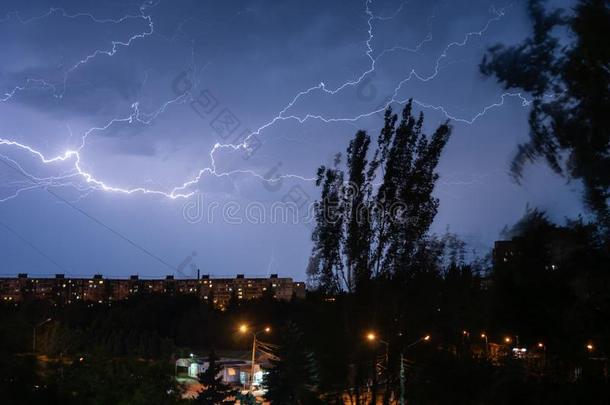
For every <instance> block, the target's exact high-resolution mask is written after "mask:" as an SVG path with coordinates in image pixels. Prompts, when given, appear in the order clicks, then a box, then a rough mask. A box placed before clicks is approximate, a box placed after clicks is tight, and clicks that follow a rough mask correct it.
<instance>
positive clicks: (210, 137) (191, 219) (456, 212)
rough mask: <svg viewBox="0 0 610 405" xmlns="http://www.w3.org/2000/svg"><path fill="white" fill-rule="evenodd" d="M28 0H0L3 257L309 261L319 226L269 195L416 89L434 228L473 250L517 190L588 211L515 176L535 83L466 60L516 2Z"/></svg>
mask: <svg viewBox="0 0 610 405" xmlns="http://www.w3.org/2000/svg"><path fill="white" fill-rule="evenodd" d="M27 3H28V4H27V5H25V4H24V2H21V1H2V3H1V5H0V38H1V40H0V55H1V56H0V58H1V59H0V60H1V63H0V118H1V119H0V155H1V156H0V160H1V162H2V163H3V164H2V165H0V201H1V202H0V253H1V254H0V257H1V259H2V260H1V262H0V273H2V274H3V275H14V274H16V273H19V272H27V273H30V274H39V275H49V274H55V273H67V274H70V275H89V274H93V273H103V274H104V275H106V276H128V275H130V274H139V275H141V276H150V277H152V276H162V275H166V274H175V275H176V276H177V277H183V276H190V275H192V274H193V269H195V268H200V269H201V271H202V273H210V274H212V275H216V276H220V275H234V274H235V273H245V274H247V275H251V276H254V275H260V276H265V275H268V274H269V273H280V274H281V275H286V276H293V277H296V278H299V279H304V278H305V267H306V263H307V260H308V257H309V253H310V250H311V242H310V229H311V227H310V226H308V225H307V224H305V223H302V222H304V221H299V223H288V224H286V223H271V222H272V221H271V220H270V219H271V216H270V215H269V209H270V207H272V206H273V204H274V203H276V202H280V201H284V202H285V201H287V199H290V198H292V197H294V196H295V195H298V196H299V201H303V200H306V201H309V202H311V201H313V200H314V199H315V198H316V196H317V195H318V192H317V190H316V188H315V185H314V183H313V181H312V180H311V179H312V177H314V175H315V171H316V168H317V167H318V166H319V165H320V164H329V163H331V162H332V160H333V155H334V154H335V153H337V152H340V151H344V150H345V148H346V146H347V144H348V142H349V140H350V139H351V137H352V136H353V134H354V133H355V131H356V130H357V129H360V128H362V129H366V130H367V131H369V133H370V134H371V136H372V137H373V138H374V139H376V136H377V133H378V130H379V127H380V125H381V123H382V122H381V121H382V120H381V119H380V117H381V114H380V113H379V111H382V110H383V109H384V106H385V105H387V104H388V103H389V102H392V107H393V108H394V109H399V108H401V105H400V104H401V103H404V101H405V100H406V99H408V98H410V97H412V98H414V100H415V104H416V109H417V110H421V111H423V112H424V114H425V115H426V127H427V128H428V129H429V130H431V129H434V128H435V127H436V126H437V125H438V124H439V123H441V122H443V121H444V120H446V119H447V118H450V119H451V121H452V125H453V127H454V132H453V136H452V138H451V140H450V142H449V144H448V146H447V148H446V151H445V153H444V155H443V157H442V159H441V163H440V167H439V172H440V175H441V178H440V180H439V183H438V186H437V189H436V192H435V194H436V195H437V196H438V197H439V198H440V210H439V214H438V216H437V218H436V220H435V223H434V225H433V229H432V230H433V231H434V232H437V233H443V232H445V231H446V230H447V229H449V230H450V231H451V232H455V233H457V234H458V235H459V236H461V237H462V238H463V239H464V240H466V241H467V242H468V243H469V248H470V249H475V250H476V252H477V254H485V253H487V251H488V249H489V248H490V247H491V245H492V243H493V241H494V240H495V239H498V238H499V237H500V233H501V230H502V228H503V227H504V226H505V225H509V224H512V223H514V222H515V221H516V220H518V218H519V217H520V216H521V215H522V214H523V213H524V212H525V210H526V207H527V206H528V205H529V206H532V207H533V206H536V207H540V208H543V209H545V210H547V211H548V213H549V215H550V217H551V218H552V219H554V220H557V221H563V219H564V218H565V217H575V216H577V215H579V214H581V213H583V208H582V204H581V202H580V199H579V184H577V183H567V182H566V180H565V179H562V178H560V177H559V176H557V175H555V174H553V173H552V172H551V171H550V170H549V169H548V168H547V167H546V166H544V164H542V163H540V164H538V165H529V166H528V167H527V169H526V171H525V173H524V174H525V180H524V182H523V184H521V185H518V184H516V183H515V182H514V181H513V180H512V179H511V177H510V175H509V173H508V169H509V165H510V161H511V158H512V156H513V155H514V153H515V150H516V147H517V144H518V143H519V142H523V141H525V140H527V137H528V127H527V114H528V106H527V100H528V95H527V94H520V95H517V93H516V92H510V93H509V94H504V91H503V89H502V88H501V87H500V86H499V85H498V84H497V83H496V81H495V80H494V79H493V78H485V77H483V76H482V75H481V73H480V72H479V70H478V64H479V62H480V61H481V58H482V56H483V53H484V51H485V49H486V48H487V47H489V46H490V45H493V44H495V43H498V42H503V43H506V44H513V43H516V42H518V41H520V40H522V39H523V38H524V37H525V36H527V35H528V34H529V21H528V18H527V14H526V10H525V2H519V1H515V2H512V3H510V2H493V1H482V0H463V1H453V0H451V1H448V0H447V1H437V0H432V1H421V0H412V1H405V2H400V1H397V0H391V1H390V0H386V1H369V2H368V3H366V2H365V1H352V0H350V1H332V2H331V1H292V0H291V1H274V2H271V1H262V0H252V1H233V0H228V1H222V2H218V1H182V0H180V1H169V0H165V1H147V2H144V3H142V4H140V3H138V2H127V1H119V0H113V1H82V0H78V1H69V2H50V1H38V2H27ZM564 5H565V4H564ZM568 5H569V4H568ZM291 196H292V197H291ZM213 206H219V207H220V208H218V209H217V210H216V211H213V212H214V215H212V216H210V215H209V213H210V207H213ZM227 207H233V208H229V209H230V210H233V212H234V215H232V217H231V218H230V219H229V220H228V219H227V218H223V215H222V210H225V209H227ZM245 207H250V208H252V207H256V209H252V210H251V211H250V213H251V214H252V213H257V212H258V211H257V210H259V211H262V212H266V218H265V219H264V220H262V221H256V220H255V219H256V218H252V215H250V216H247V215H246V214H245V211H246V208H245ZM235 210H237V212H235ZM304 213H306V212H304ZM257 215H258V214H257ZM258 218H259V217H258ZM256 222H264V223H256ZM276 222H278V221H276Z"/></svg>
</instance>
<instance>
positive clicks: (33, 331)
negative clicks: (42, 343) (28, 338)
mask: <svg viewBox="0 0 610 405" xmlns="http://www.w3.org/2000/svg"><path fill="white" fill-rule="evenodd" d="M47 322H51V318H47V319H45V320H44V321H42V322H40V323H39V324H38V325H35V326H33V327H32V353H36V328H38V327H40V326H42V325H44V324H45V323H47Z"/></svg>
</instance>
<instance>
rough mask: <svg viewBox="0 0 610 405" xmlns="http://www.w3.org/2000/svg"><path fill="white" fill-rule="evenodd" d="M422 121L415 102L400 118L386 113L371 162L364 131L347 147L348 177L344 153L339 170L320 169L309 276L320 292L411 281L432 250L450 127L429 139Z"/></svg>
mask: <svg viewBox="0 0 610 405" xmlns="http://www.w3.org/2000/svg"><path fill="white" fill-rule="evenodd" d="M423 123H424V116H423V114H419V116H418V117H417V118H416V117H414V116H413V114H412V101H409V102H408V103H407V104H406V105H405V107H404V109H403V111H402V115H401V119H400V121H399V120H398V115H396V114H392V110H391V109H390V108H388V109H387V111H386V113H385V117H384V127H383V129H382V130H381V132H380V134H379V137H378V141H377V148H376V150H375V152H374V153H373V156H372V158H371V160H370V162H369V161H368V160H367V155H368V152H369V145H370V138H369V136H368V135H367V134H366V132H364V131H358V132H357V133H356V135H355V137H354V139H353V140H352V141H351V142H350V144H349V147H348V148H347V174H345V173H344V172H343V170H342V169H341V168H340V167H339V166H340V163H341V162H340V157H339V155H338V157H337V159H336V161H335V164H334V167H332V168H329V167H325V166H322V167H320V168H319V169H318V176H317V182H316V184H317V185H318V186H320V187H321V195H320V200H319V201H318V203H317V206H316V217H315V218H316V228H315V229H314V232H313V234H312V238H313V241H314V248H313V251H312V258H311V260H310V266H309V268H308V274H309V275H310V276H311V277H312V278H313V279H314V281H315V282H316V283H317V285H318V287H319V288H320V289H321V290H322V291H325V292H331V293H332V292H337V291H339V290H342V289H346V290H347V291H348V292H352V291H353V290H354V287H356V290H358V289H359V287H361V286H362V285H364V284H366V283H367V281H368V280H370V279H371V278H374V277H379V276H384V277H386V278H393V277H402V278H405V276H406V274H405V273H407V272H409V271H410V269H412V268H413V266H414V265H415V264H416V263H417V261H418V257H421V253H422V251H424V250H426V244H425V237H426V235H427V232H428V230H429V228H430V225H431V224H432V221H433V219H434V217H435V216H436V213H437V210H438V199H436V198H434V197H433V196H432V192H433V191H434V187H435V184H436V181H437V180H438V174H437V173H436V167H437V165H438V162H439V159H440V155H441V153H442V151H443V149H444V147H445V145H446V143H447V141H448V139H449V136H450V134H451V128H450V127H449V125H448V124H447V123H444V124H442V125H440V126H439V127H438V128H437V129H436V131H435V132H434V133H433V134H432V135H431V136H427V135H426V134H424V133H423V131H422V127H423ZM380 171H381V172H382V176H383V179H382V182H381V184H380V185H379V187H378V188H377V189H376V190H374V189H373V181H374V180H375V178H376V176H377V174H378V172H380ZM346 178H347V180H348V181H347V183H344V180H345V179H346ZM345 271H346V272H345Z"/></svg>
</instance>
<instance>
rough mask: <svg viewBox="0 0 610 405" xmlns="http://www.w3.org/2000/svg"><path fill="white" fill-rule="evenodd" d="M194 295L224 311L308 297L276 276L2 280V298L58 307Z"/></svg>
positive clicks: (292, 283)
mask: <svg viewBox="0 0 610 405" xmlns="http://www.w3.org/2000/svg"><path fill="white" fill-rule="evenodd" d="M150 293H157V294H170V295H174V294H192V295H195V296H197V297H199V298H200V299H201V300H202V301H209V302H211V303H213V304H214V305H215V306H216V307H218V308H220V309H224V308H225V307H226V306H227V305H228V304H229V301H230V300H231V298H233V299H237V300H251V299H257V298H262V297H264V296H268V297H273V298H275V299H278V300H290V299H292V298H293V297H295V298H304V297H305V283H303V282H295V281H293V280H292V278H289V277H278V275H277V274H272V275H271V276H270V277H269V278H247V277H245V276H244V275H243V274H238V275H237V277H235V278H211V277H210V276H209V275H203V276H201V277H200V278H195V279H175V278H174V276H166V277H165V278H164V279H144V278H140V277H139V276H136V275H133V276H130V277H129V278H128V279H106V278H104V277H103V276H102V275H101V274H96V275H94V276H93V277H91V278H72V277H66V276H65V275H63V274H57V275H55V277H54V278H39V277H28V275H27V274H19V275H18V276H17V277H10V278H0V299H1V300H2V301H3V302H8V303H18V302H23V301H25V300H32V299H36V300H49V301H52V302H54V303H56V304H69V303H72V302H77V301H86V302H96V303H100V304H101V303H108V302H113V301H121V300H125V299H129V297H130V296H133V295H136V294H150Z"/></svg>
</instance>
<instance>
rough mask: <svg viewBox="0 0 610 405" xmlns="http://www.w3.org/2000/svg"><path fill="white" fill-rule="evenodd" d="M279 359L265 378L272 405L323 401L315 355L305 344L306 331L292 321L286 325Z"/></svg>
mask: <svg viewBox="0 0 610 405" xmlns="http://www.w3.org/2000/svg"><path fill="white" fill-rule="evenodd" d="M274 354H275V356H277V359H275V360H272V361H271V364H272V366H271V369H270V370H269V372H268V374H267V375H265V378H264V386H265V387H266V388H267V394H265V398H266V399H267V400H268V401H270V402H271V404H272V405H309V404H318V403H320V401H319V399H318V396H317V392H316V391H317V384H318V374H317V369H316V364H315V361H314V358H313V354H312V353H311V352H309V351H308V350H307V349H305V347H304V341H303V333H302V332H301V331H300V330H299V328H298V327H297V326H296V324H294V323H292V322H290V323H288V324H287V325H286V327H285V328H284V333H283V338H282V342H281V344H280V346H279V347H278V349H277V350H276V351H275V353H274Z"/></svg>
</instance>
